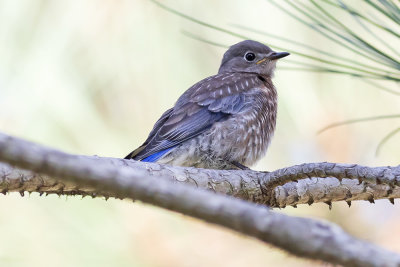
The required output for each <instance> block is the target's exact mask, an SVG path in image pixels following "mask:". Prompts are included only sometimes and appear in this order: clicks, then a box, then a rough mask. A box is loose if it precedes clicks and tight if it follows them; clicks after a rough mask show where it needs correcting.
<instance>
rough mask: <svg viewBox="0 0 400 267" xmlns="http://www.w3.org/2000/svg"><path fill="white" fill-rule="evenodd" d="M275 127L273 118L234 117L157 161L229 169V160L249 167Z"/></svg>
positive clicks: (264, 146)
mask: <svg viewBox="0 0 400 267" xmlns="http://www.w3.org/2000/svg"><path fill="white" fill-rule="evenodd" d="M268 123H269V124H270V125H268ZM274 127H275V122H274V121H267V120H266V119H265V117H263V116H257V114H256V115H255V114H244V115H243V114H241V116H233V117H231V118H230V119H228V120H225V121H222V122H217V123H215V124H214V125H213V126H212V127H211V128H210V129H209V130H207V131H205V132H204V133H202V134H200V135H198V136H197V137H195V138H192V139H190V140H188V141H186V142H184V143H182V144H180V145H179V146H178V147H176V148H175V149H173V150H172V151H171V152H170V153H168V154H167V155H165V157H163V158H162V159H160V160H159V161H158V162H159V163H165V164H171V165H177V166H192V167H197V168H212V169H226V168H232V165H230V164H229V162H233V161H235V162H238V163H241V164H243V165H245V166H251V165H253V164H254V163H255V162H256V161H257V160H259V159H260V158H261V157H262V156H263V155H264V154H265V153H266V151H267V148H268V145H269V142H270V139H271V137H272V134H273V130H274Z"/></svg>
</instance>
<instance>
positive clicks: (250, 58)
mask: <svg viewBox="0 0 400 267" xmlns="http://www.w3.org/2000/svg"><path fill="white" fill-rule="evenodd" d="M244 58H245V59H246V60H247V61H253V60H254V59H256V55H255V54H254V53H253V52H247V53H246V54H245V55H244Z"/></svg>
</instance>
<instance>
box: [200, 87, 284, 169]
mask: <svg viewBox="0 0 400 267" xmlns="http://www.w3.org/2000/svg"><path fill="white" fill-rule="evenodd" d="M271 85H272V84H271ZM244 96H245V101H246V104H245V106H244V107H243V110H242V111H241V112H239V113H238V114H235V115H233V116H232V117H231V118H229V119H228V120H226V121H222V122H217V123H215V124H214V125H213V127H212V128H211V129H210V131H208V132H206V133H205V134H204V135H203V137H199V138H204V139H203V142H202V143H201V151H202V152H204V153H207V152H208V154H210V155H213V156H215V157H216V158H221V159H224V160H227V161H236V162H239V163H241V164H244V165H246V166H250V165H253V164H254V163H255V162H256V161H258V160H259V159H260V158H261V157H262V156H264V155H265V153H266V152H267V148H268V145H269V143H270V141H271V138H272V136H273V133H274V130H275V125H276V112H277V95H276V90H275V88H274V87H273V85H272V86H270V87H261V88H254V89H252V90H251V91H249V92H247V93H246V94H245V95H244Z"/></svg>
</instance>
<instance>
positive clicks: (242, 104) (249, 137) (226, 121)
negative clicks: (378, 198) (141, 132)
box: [125, 40, 289, 170]
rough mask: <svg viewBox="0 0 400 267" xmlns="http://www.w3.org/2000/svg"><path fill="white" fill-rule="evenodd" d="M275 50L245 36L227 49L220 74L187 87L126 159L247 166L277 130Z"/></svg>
mask: <svg viewBox="0 0 400 267" xmlns="http://www.w3.org/2000/svg"><path fill="white" fill-rule="evenodd" d="M288 55H289V53H288V52H275V51H273V50H272V49H271V48H270V47H268V46H267V45H265V44H262V43H260V42H257V41H253V40H244V41H241V42H239V43H236V44H234V45H232V46H230V47H229V49H228V50H227V51H226V52H225V53H224V55H223V58H222V61H221V65H220V67H219V70H218V73H217V74H216V75H213V76H210V77H208V78H205V79H203V80H201V81H199V82H198V83H196V84H194V85H193V86H192V87H190V88H189V89H187V90H186V91H185V92H184V93H183V94H182V95H181V96H180V97H179V98H178V100H177V101H176V103H175V105H174V106H173V107H172V108H170V109H168V110H167V111H165V112H164V114H162V116H161V117H160V119H159V120H158V121H157V122H156V123H155V125H154V127H153V129H152V130H151V132H150V134H149V136H148V138H147V139H146V141H145V142H144V143H143V144H142V145H141V146H140V147H138V148H137V149H135V150H134V151H132V152H131V153H130V154H128V155H127V156H126V157H125V159H133V160H137V161H143V162H157V163H161V164H169V165H174V166H184V167H196V168H206V169H239V170H240V169H242V170H246V169H249V166H252V165H253V164H254V163H256V162H257V161H258V160H259V159H260V158H262V157H263V156H264V155H265V154H266V152H267V148H268V146H269V144H270V141H271V138H272V136H273V134H274V131H275V125H276V115H277V91H276V89H275V87H274V85H273V83H272V80H271V79H272V77H273V76H274V71H275V67H276V62H277V61H278V59H281V58H283V57H286V56H288Z"/></svg>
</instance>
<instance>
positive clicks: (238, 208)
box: [0, 134, 400, 266]
mask: <svg viewBox="0 0 400 267" xmlns="http://www.w3.org/2000/svg"><path fill="white" fill-rule="evenodd" d="M0 161H2V162H5V163H8V164H12V165H15V166H16V167H17V168H22V169H27V170H30V171H31V172H27V171H18V169H16V168H13V167H10V166H9V165H6V164H3V165H1V169H2V177H3V178H4V179H3V180H2V183H1V187H2V188H3V189H4V192H6V191H7V190H8V191H24V190H27V191H35V192H45V191H47V192H55V193H64V192H69V193H71V194H73V193H78V194H80V193H81V192H85V194H86V193H88V194H96V195H97V194H101V195H104V196H113V197H120V198H124V197H128V198H132V199H137V200H141V201H143V202H145V203H149V204H153V205H157V206H160V207H164V208H167V209H170V210H173V211H177V212H181V213H183V214H186V215H190V216H193V217H196V218H199V219H202V220H205V221H207V222H211V223H215V224H218V225H222V226H225V227H228V228H230V229H233V230H236V231H238V232H241V233H243V234H246V235H249V236H253V237H256V238H258V239H260V240H262V241H265V242H268V243H270V244H273V245H275V246H278V247H280V248H283V249H285V250H286V251H288V252H291V253H293V254H294V255H297V256H300V257H307V258H310V259H319V260H323V261H327V262H331V263H337V264H342V265H345V266H400V255H398V254H395V253H392V252H389V251H386V250H384V249H382V248H379V247H377V246H375V245H373V244H370V243H367V242H364V241H361V240H358V239H355V238H353V237H351V236H350V235H348V234H347V233H345V232H344V231H343V230H341V229H340V228H339V227H337V226H335V225H332V224H329V223H326V222H321V221H316V220H312V219H305V218H298V217H290V216H286V215H283V214H279V213H274V212H272V211H270V210H269V209H268V208H267V207H266V206H265V205H256V204H253V203H250V202H246V201H243V200H240V199H237V198H232V197H228V196H223V195H221V194H214V193H212V192H209V191H206V190H201V189H196V188H194V187H193V186H189V185H185V184H181V183H177V182H176V181H187V182H190V183H194V184H196V185H197V186H199V187H203V188H212V189H213V190H215V191H217V192H220V193H225V194H230V195H233V196H239V197H241V198H244V199H248V200H252V201H254V202H259V203H264V202H265V199H264V198H265V197H266V198H267V200H268V199H271V196H274V197H272V198H273V199H275V200H276V201H277V202H276V203H280V202H279V201H278V199H279V197H280V196H281V195H282V194H281V193H280V192H279V190H283V189H284V190H287V188H285V186H288V185H290V184H293V185H292V188H293V189H294V190H297V192H296V194H297V195H298V196H302V195H304V194H303V193H302V192H301V190H302V186H305V187H307V190H309V191H310V190H311V189H312V184H318V183H319V182H320V181H329V180H331V179H333V178H328V179H322V180H315V179H311V180H310V179H308V178H307V179H306V180H302V181H307V180H308V181H309V182H308V183H306V182H305V183H304V185H300V184H301V181H300V182H299V183H296V184H295V183H287V184H285V185H283V187H281V189H279V187H278V188H275V190H274V192H275V193H273V194H268V192H265V190H268V189H270V188H271V189H272V188H273V186H274V185H272V186H271V183H272V184H279V183H276V182H275V181H273V180H272V179H268V175H269V176H270V177H274V179H275V180H279V179H278V176H277V175H278V174H279V172H282V173H283V176H282V177H284V178H283V180H285V179H286V180H285V181H290V180H291V179H292V178H294V177H300V178H302V175H305V176H307V175H310V174H311V175H314V174H315V173H316V172H315V171H314V172H313V171H311V170H308V169H307V170H305V169H304V166H306V165H302V167H299V166H294V167H293V169H294V170H298V171H299V173H300V174H299V176H296V174H292V173H290V177H287V171H286V172H285V171H277V172H273V173H257V172H254V171H216V170H201V169H193V168H174V167H168V166H161V165H157V164H144V163H137V162H129V161H125V160H118V159H107V158H105V159H103V158H98V157H85V156H76V155H70V154H66V153H62V152H59V151H56V150H53V149H49V148H45V147H42V146H39V145H35V144H33V143H30V142H26V141H23V140H20V139H17V138H13V137H10V136H6V135H4V134H0ZM317 166H318V167H319V168H322V169H323V170H324V173H322V172H321V173H320V176H322V177H324V176H326V175H331V174H332V175H338V174H343V171H346V170H347V172H348V171H349V168H350V171H351V170H353V168H355V166H348V165H346V166H342V167H343V168H341V167H340V166H341V165H338V164H334V168H332V165H331V164H328V165H327V164H326V163H321V164H320V165H317ZM324 166H325V167H324ZM337 166H339V167H337ZM363 168H364V167H363ZM382 168H383V167H382ZM356 169H357V167H356ZM315 170H317V171H319V172H320V171H321V169H318V168H317V169H315ZM332 170H334V171H332ZM373 170H375V171H377V170H379V172H377V175H376V177H375V178H374V177H373V175H372V174H373V173H374V172H373ZM381 170H384V171H383V172H381ZM397 171H398V170H397V168H384V169H375V168H371V170H369V171H368V173H369V174H368V175H363V177H361V179H368V181H372V182H373V181H374V180H373V179H376V178H379V179H378V180H380V181H381V182H382V183H385V184H380V185H376V186H381V187H382V186H387V187H389V188H394V189H395V190H394V191H392V192H391V193H390V195H391V196H395V195H396V194H398V191H397V185H396V180H397V179H398V178H399V177H398V172H397ZM155 173H156V174H155ZM274 173H275V174H274ZM285 173H286V174H285ZM351 173H353V172H351ZM151 174H153V175H152V176H151ZM358 174H360V173H359V172H358ZM274 175H275V176H274ZM285 175H286V176H285ZM293 175H294V176H293ZM347 175H349V173H347ZM155 176H159V177H155ZM51 177H53V178H51ZM54 177H57V178H54ZM193 177H196V178H193ZM340 178H341V177H340ZM349 178H354V177H349ZM371 179H372V180H371ZM171 180H172V181H175V182H171ZM334 180H336V181H337V183H338V184H337V185H336V187H338V186H339V187H340V183H339V180H338V179H334ZM271 181H273V182H271ZM344 181H345V180H343V181H342V184H343V183H344ZM349 181H350V182H351V180H349ZM376 181H377V180H376ZM355 182H356V183H354V184H355V185H357V183H358V180H355ZM363 183H364V182H363ZM363 183H361V185H358V186H361V187H363V186H364V188H365V185H362V184H363ZM257 184H258V186H257ZM294 184H295V185H294ZM78 185H79V186H78ZM349 185H350V184H349ZM332 187H335V185H334V183H333V185H332ZM257 188H258V189H257ZM247 189H250V190H247ZM307 190H306V191H307ZM362 191H364V189H363V190H362ZM310 192H311V191H310ZM338 192H339V191H338ZM305 195H307V194H305ZM324 195H325V197H326V195H327V192H324ZM358 195H360V196H362V195H363V194H362V193H360V194H358ZM331 197H334V196H331ZM349 197H350V196H349ZM353 197H354V196H353ZM285 198H286V199H287V197H285ZM315 198H316V197H315ZM299 199H303V198H302V197H299ZM304 199H305V198H304ZM321 199H323V197H322V198H321Z"/></svg>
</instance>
